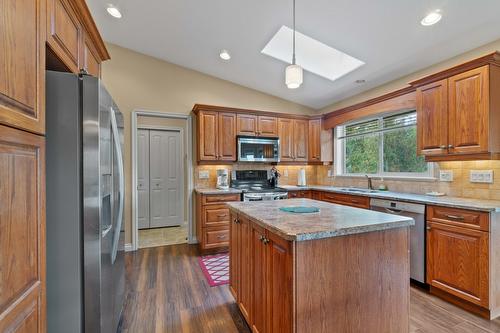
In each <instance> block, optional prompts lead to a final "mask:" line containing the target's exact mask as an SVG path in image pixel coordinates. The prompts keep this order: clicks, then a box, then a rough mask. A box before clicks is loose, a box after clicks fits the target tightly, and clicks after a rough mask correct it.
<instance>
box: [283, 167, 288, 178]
mask: <svg viewBox="0 0 500 333" xmlns="http://www.w3.org/2000/svg"><path fill="white" fill-rule="evenodd" d="M283 177H288V169H285V171H283Z"/></svg>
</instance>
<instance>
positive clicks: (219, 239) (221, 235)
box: [203, 226, 229, 249]
mask: <svg viewBox="0 0 500 333" xmlns="http://www.w3.org/2000/svg"><path fill="white" fill-rule="evenodd" d="M203 240H204V241H203V243H204V245H205V246H204V248H205V249H211V248H217V247H225V246H229V227H228V226H227V227H215V228H213V227H212V228H205V229H203Z"/></svg>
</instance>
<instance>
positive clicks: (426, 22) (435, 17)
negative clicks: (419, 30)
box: [420, 9, 443, 27]
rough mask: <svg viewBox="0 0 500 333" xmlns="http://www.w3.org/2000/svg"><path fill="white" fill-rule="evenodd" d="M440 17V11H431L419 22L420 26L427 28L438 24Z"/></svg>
mask: <svg viewBox="0 0 500 333" xmlns="http://www.w3.org/2000/svg"><path fill="white" fill-rule="evenodd" d="M442 17H443V15H441V11H440V10H439V9H437V10H435V11H432V12H430V13H429V14H427V16H425V17H424V18H423V19H422V21H420V24H422V25H423V26H426V27H427V26H430V25H433V24H436V23H438V22H439V21H440V20H441V18H442Z"/></svg>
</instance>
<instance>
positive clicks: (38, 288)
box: [0, 126, 46, 333]
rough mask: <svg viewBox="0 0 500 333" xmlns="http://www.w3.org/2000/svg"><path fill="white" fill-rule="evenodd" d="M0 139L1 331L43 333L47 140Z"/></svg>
mask: <svg viewBox="0 0 500 333" xmlns="http://www.w3.org/2000/svg"><path fill="white" fill-rule="evenodd" d="M0 137H1V138H2V139H1V142H0V179H1V181H0V202H1V205H2V209H1V210H0V268H1V269H0V332H26V333H31V332H45V330H46V328H45V153H44V152H45V148H44V145H45V139H44V138H43V137H41V136H38V135H34V134H30V133H27V132H23V131H20V130H15V129H12V128H9V127H6V126H0Z"/></svg>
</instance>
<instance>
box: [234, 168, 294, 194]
mask: <svg viewBox="0 0 500 333" xmlns="http://www.w3.org/2000/svg"><path fill="white" fill-rule="evenodd" d="M231 187H232V188H236V189H239V190H241V191H243V192H244V193H265V192H287V190H285V189H284V188H281V187H274V186H271V185H270V184H269V181H268V172H267V171H266V170H237V171H236V179H233V180H232V184H231Z"/></svg>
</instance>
